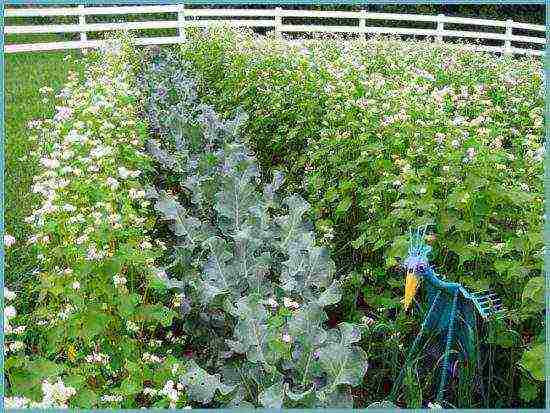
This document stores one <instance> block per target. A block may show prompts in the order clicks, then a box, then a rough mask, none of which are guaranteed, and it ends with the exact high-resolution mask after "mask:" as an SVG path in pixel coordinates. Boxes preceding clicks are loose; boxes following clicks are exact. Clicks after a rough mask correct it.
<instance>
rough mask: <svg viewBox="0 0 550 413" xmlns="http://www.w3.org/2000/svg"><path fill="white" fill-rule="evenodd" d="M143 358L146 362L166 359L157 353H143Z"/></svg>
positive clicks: (160, 361) (159, 361) (157, 361)
mask: <svg viewBox="0 0 550 413" xmlns="http://www.w3.org/2000/svg"><path fill="white" fill-rule="evenodd" d="M142 360H143V361H144V362H146V363H158V364H160V363H162V362H163V361H164V359H163V358H162V357H159V356H156V355H155V354H150V353H143V356H142Z"/></svg>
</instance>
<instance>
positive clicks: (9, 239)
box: [4, 234, 15, 248]
mask: <svg viewBox="0 0 550 413" xmlns="http://www.w3.org/2000/svg"><path fill="white" fill-rule="evenodd" d="M13 244H15V237H14V236H12V235H9V234H4V245H5V246H6V248H9V247H11V246H12V245H13Z"/></svg>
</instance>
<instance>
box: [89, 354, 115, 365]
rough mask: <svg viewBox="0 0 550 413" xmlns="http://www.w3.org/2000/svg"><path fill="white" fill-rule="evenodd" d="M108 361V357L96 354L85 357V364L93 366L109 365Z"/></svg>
mask: <svg viewBox="0 0 550 413" xmlns="http://www.w3.org/2000/svg"><path fill="white" fill-rule="evenodd" d="M109 359H110V358H109V356H108V355H106V354H102V353H96V352H93V353H92V354H90V355H88V356H86V362H88V363H94V364H102V365H107V363H109Z"/></svg>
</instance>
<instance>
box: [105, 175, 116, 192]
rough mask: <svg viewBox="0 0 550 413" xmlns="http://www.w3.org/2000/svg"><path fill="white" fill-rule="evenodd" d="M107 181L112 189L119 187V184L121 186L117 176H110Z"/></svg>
mask: <svg viewBox="0 0 550 413" xmlns="http://www.w3.org/2000/svg"><path fill="white" fill-rule="evenodd" d="M105 181H106V182H107V185H108V186H109V187H110V188H111V189H112V190H115V189H117V188H118V186H119V183H118V181H117V180H116V179H115V178H112V177H108V178H107V179H106V180H105Z"/></svg>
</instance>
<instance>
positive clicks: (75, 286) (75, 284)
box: [72, 281, 80, 290]
mask: <svg viewBox="0 0 550 413" xmlns="http://www.w3.org/2000/svg"><path fill="white" fill-rule="evenodd" d="M72 287H73V290H79V289H80V283H79V282H78V281H75V282H74V283H73V285H72Z"/></svg>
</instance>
